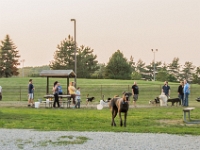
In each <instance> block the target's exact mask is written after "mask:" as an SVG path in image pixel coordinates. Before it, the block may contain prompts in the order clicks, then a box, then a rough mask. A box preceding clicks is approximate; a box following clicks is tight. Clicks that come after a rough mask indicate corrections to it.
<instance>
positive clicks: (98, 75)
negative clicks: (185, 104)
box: [92, 63, 106, 79]
mask: <svg viewBox="0 0 200 150" xmlns="http://www.w3.org/2000/svg"><path fill="white" fill-rule="evenodd" d="M98 67H99V69H98V70H97V71H95V72H94V73H93V75H92V77H93V78H97V79H103V78H105V71H106V65H105V64H104V63H102V64H101V63H100V64H98Z"/></svg>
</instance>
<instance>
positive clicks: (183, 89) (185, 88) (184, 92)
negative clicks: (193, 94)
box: [178, 80, 190, 107]
mask: <svg viewBox="0 0 200 150" xmlns="http://www.w3.org/2000/svg"><path fill="white" fill-rule="evenodd" d="M189 94H190V85H189V83H188V82H187V80H184V81H180V85H179V87H178V97H179V99H181V101H182V106H185V107H187V106H188V102H189V99H188V97H189Z"/></svg>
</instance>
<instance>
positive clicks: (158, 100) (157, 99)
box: [149, 97, 160, 105]
mask: <svg viewBox="0 0 200 150" xmlns="http://www.w3.org/2000/svg"><path fill="white" fill-rule="evenodd" d="M149 104H153V105H154V104H155V105H157V104H160V99H159V97H156V98H155V99H154V100H150V101H149Z"/></svg>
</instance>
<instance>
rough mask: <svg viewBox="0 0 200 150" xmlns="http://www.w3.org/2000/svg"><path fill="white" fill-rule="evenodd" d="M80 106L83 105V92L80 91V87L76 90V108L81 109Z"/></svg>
mask: <svg viewBox="0 0 200 150" xmlns="http://www.w3.org/2000/svg"><path fill="white" fill-rule="evenodd" d="M80 104H81V91H80V87H78V88H77V90H76V105H75V108H80Z"/></svg>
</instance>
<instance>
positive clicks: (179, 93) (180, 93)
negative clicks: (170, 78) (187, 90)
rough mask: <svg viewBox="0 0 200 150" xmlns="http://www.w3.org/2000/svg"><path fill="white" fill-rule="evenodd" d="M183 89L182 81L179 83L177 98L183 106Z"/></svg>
mask: <svg viewBox="0 0 200 150" xmlns="http://www.w3.org/2000/svg"><path fill="white" fill-rule="evenodd" d="M183 87H184V83H183V81H180V85H179V87H178V97H179V99H180V100H181V104H182V105H183V97H184V94H183Z"/></svg>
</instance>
